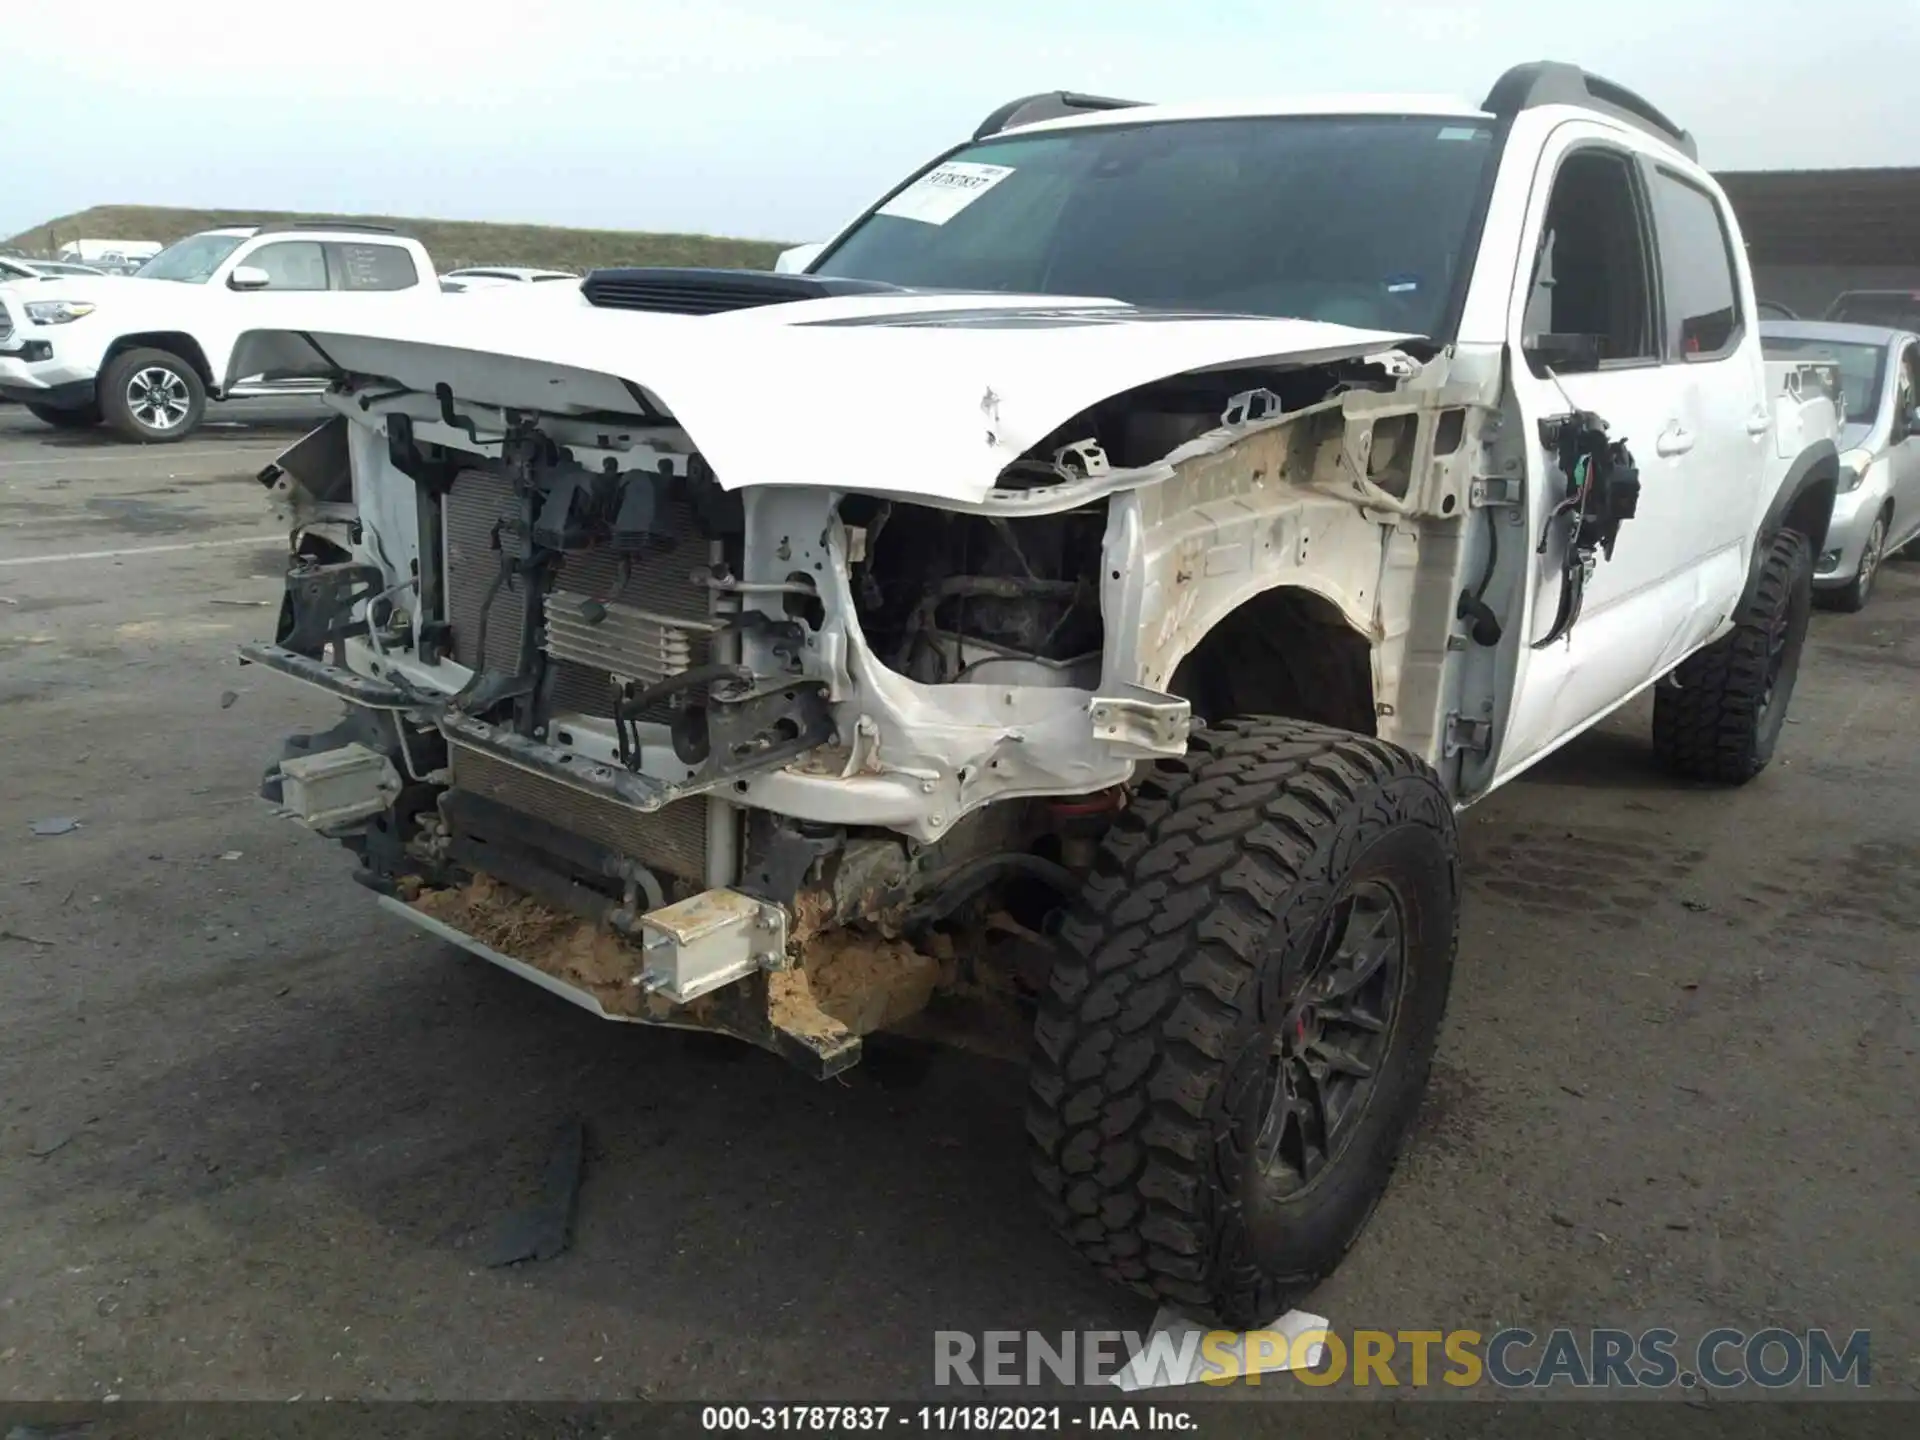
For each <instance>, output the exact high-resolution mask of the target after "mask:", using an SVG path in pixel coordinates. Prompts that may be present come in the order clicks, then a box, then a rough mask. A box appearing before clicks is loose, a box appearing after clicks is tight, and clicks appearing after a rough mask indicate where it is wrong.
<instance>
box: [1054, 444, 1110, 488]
mask: <svg viewBox="0 0 1920 1440" xmlns="http://www.w3.org/2000/svg"><path fill="white" fill-rule="evenodd" d="M1053 463H1054V464H1056V465H1058V466H1059V467H1060V468H1061V469H1062V470H1065V471H1067V472H1069V473H1070V474H1074V475H1078V476H1081V477H1082V478H1084V479H1088V480H1097V479H1098V478H1099V477H1100V476H1102V475H1105V474H1106V473H1107V472H1108V471H1109V470H1110V469H1112V466H1111V465H1110V464H1109V463H1108V461H1107V452H1106V450H1105V449H1104V448H1103V447H1102V446H1101V444H1100V442H1099V441H1098V440H1091V439H1089V440H1076V441H1074V442H1073V443H1072V444H1071V445H1062V446H1061V447H1060V448H1059V449H1058V450H1056V451H1054V452H1053Z"/></svg>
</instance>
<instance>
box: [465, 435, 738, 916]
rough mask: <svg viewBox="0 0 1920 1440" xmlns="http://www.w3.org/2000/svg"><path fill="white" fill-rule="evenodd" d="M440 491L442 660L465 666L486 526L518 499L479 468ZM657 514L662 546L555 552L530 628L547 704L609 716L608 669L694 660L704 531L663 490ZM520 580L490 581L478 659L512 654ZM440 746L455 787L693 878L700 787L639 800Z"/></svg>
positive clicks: (505, 664) (487, 577)
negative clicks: (694, 794) (685, 796)
mask: <svg viewBox="0 0 1920 1440" xmlns="http://www.w3.org/2000/svg"><path fill="white" fill-rule="evenodd" d="M441 504H442V518H443V523H444V527H445V536H446V552H445V559H446V597H447V620H448V622H449V623H450V624H451V626H452V628H453V639H452V647H451V648H452V653H453V658H454V659H455V660H457V661H459V662H460V663H461V664H462V665H466V666H473V665H475V664H476V663H481V662H482V658H483V657H482V656H481V655H480V652H479V640H480V628H481V627H480V613H481V610H482V607H483V606H485V604H486V599H487V591H488V589H489V588H490V587H491V586H492V585H493V582H494V579H495V577H496V576H498V575H499V573H500V558H501V552H500V550H498V549H495V548H494V543H493V542H494V534H495V528H496V526H498V525H499V524H500V522H502V521H512V520H514V519H516V518H517V514H518V505H517V502H516V501H515V499H514V495H513V484H512V482H511V481H510V480H508V479H507V478H506V477H505V476H503V475H498V474H495V473H493V472H491V471H486V470H464V471H462V472H461V473H460V475H459V476H458V478H457V479H455V481H454V483H453V485H452V486H451V487H450V488H449V489H448V491H447V494H446V497H445V499H444V500H443V501H442V502H441ZM660 520H661V521H662V524H663V528H664V529H665V530H666V531H667V533H668V534H669V535H670V536H671V537H672V538H673V539H674V540H675V541H677V542H678V543H677V544H676V545H675V547H674V548H673V549H672V550H671V551H670V552H666V553H656V554H649V555H646V556H641V557H634V558H632V559H624V558H623V557H621V556H619V555H616V554H614V553H612V552H611V551H587V552H584V553H580V554H574V555H568V556H567V557H566V558H565V559H564V560H563V561H562V562H561V564H560V567H559V570H558V573H557V574H556V575H555V577H554V581H553V588H552V590H551V591H550V592H549V595H548V604H547V623H546V626H545V632H544V634H543V636H542V647H543V648H544V649H545V650H546V652H547V654H548V656H549V659H550V664H551V666H552V669H553V674H554V687H553V704H554V708H555V709H556V710H557V711H568V710H572V711H578V712H581V713H583V714H588V715H598V716H611V714H612V713H613V702H614V685H615V682H614V679H613V677H614V676H616V675H618V676H620V677H622V678H623V679H628V680H638V681H640V682H641V683H642V684H646V683H651V682H652V681H654V680H658V679H663V678H665V677H666V676H668V675H673V674H678V673H679V672H680V671H682V670H685V669H688V668H690V667H692V666H694V665H703V664H705V663H706V662H707V656H708V651H709V647H710V635H711V632H712V630H713V628H714V627H713V622H712V621H711V620H710V619H709V618H708V617H709V614H710V606H709V597H708V594H707V590H706V588H705V586H703V585H700V584H698V583H697V582H696V581H695V580H694V579H693V578H692V576H693V573H694V572H695V571H697V570H701V569H703V568H704V567H705V565H706V562H707V548H706V547H707V542H706V540H705V539H704V538H703V537H702V536H701V534H700V531H699V527H698V524H697V522H696V521H695V519H694V516H693V511H692V508H691V507H690V506H688V505H687V504H686V503H685V502H683V501H669V502H666V503H664V504H663V505H662V507H661V510H660ZM499 539H500V546H501V548H502V549H505V550H506V551H507V553H508V554H510V555H516V556H517V555H519V554H520V553H521V550H522V546H521V542H520V540H519V539H518V537H516V536H514V535H513V534H511V533H509V532H508V531H507V530H505V529H504V528H502V529H500V531H499ZM521 583H523V582H521V581H518V580H516V581H515V582H514V585H513V587H512V588H509V587H506V586H503V587H502V588H501V590H500V592H499V594H498V596H497V597H496V598H495V599H494V602H493V604H492V607H491V610H490V613H489V616H488V620H487V625H486V655H485V657H484V663H486V664H488V665H491V666H494V667H497V668H501V669H507V670H511V669H512V668H513V664H514V661H515V658H516V650H517V647H518V645H519V639H520V623H521V619H522V617H523V616H524V615H525V613H526V595H525V593H524V591H522V590H521V589H520V588H518V587H519V585H520V584H521ZM590 607H597V608H590ZM602 612H604V613H603V614H602ZM595 615H601V618H600V619H599V623H597V624H595V623H590V617H592V616H595ZM648 718H652V717H648ZM449 749H450V751H451V760H452V768H453V774H454V783H455V784H456V785H458V786H460V787H461V788H463V789H467V790H472V791H474V792H475V793H477V794H480V795H484V796H486V797H487V798H488V799H491V800H495V801H498V802H499V803H500V804H502V805H505V806H507V807H508V808H510V809H514V810H518V811H520V812H521V813H523V814H528V815H534V816H538V817H539V818H540V819H543V820H547V821H550V822H551V823H553V824H556V825H560V826H562V827H564V828H566V829H568V830H571V831H573V832H575V833H576V834H579V835H583V836H585V837H586V838H588V839H590V840H595V841H598V842H599V843H600V844H603V845H606V846H609V847H611V848H613V849H615V850H618V851H619V852H620V853H621V854H623V855H630V856H632V857H633V858H634V859H636V860H638V861H640V862H641V863H642V864H643V865H647V866H649V867H651V868H653V869H656V870H658V871H660V872H661V873H663V874H667V875H674V876H679V877H681V878H684V879H688V880H695V881H700V880H704V879H705V875H706V856H707V831H706V815H707V802H706V801H705V800H704V799H693V800H682V801H678V802H676V803H675V804H672V805H669V806H667V807H666V808H665V809H663V810H660V811H657V812H655V813H653V814H642V813H640V812H637V811H630V810H628V809H626V808H625V807H623V806H621V805H618V804H616V803H614V802H613V801H610V800H604V799H601V798H600V797H599V796H596V795H590V794H587V793H586V792H584V791H581V790H575V789H573V788H572V787H571V786H567V785H562V784H559V783H557V782H555V781H551V780H546V779H543V778H541V777H540V776H537V775H534V774H531V773H529V772H528V771H525V770H521V769H519V768H517V767H516V766H513V765H508V764H506V763H505V762H503V761H500V760H496V759H494V758H493V757H492V756H490V755H486V754H484V753H482V752H480V751H477V750H472V749H469V748H468V747H466V746H463V745H458V744H455V745H452V746H450V747H449Z"/></svg>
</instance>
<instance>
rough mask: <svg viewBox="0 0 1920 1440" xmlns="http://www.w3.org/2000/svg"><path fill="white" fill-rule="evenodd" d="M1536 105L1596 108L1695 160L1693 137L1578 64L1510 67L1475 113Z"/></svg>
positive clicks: (1507, 112) (1506, 113)
mask: <svg viewBox="0 0 1920 1440" xmlns="http://www.w3.org/2000/svg"><path fill="white" fill-rule="evenodd" d="M1542 105H1572V106H1575V107H1577V108H1578V109H1581V110H1598V111H1600V112H1601V113H1603V114H1606V115H1611V116H1613V117H1614V118H1615V119H1618V120H1624V121H1626V122H1627V123H1628V124H1629V125H1632V126H1634V127H1635V128H1636V129H1640V130H1644V131H1646V132H1647V133H1648V134H1649V135H1653V136H1656V137H1657V138H1659V139H1660V140H1663V141H1665V142H1666V143H1667V144H1669V145H1671V146H1673V147H1674V148H1675V149H1676V150H1678V151H1679V152H1680V153H1681V154H1682V155H1684V156H1686V157H1687V159H1689V160H1695V161H1697V160H1698V159H1699V158H1700V152H1699V147H1698V146H1696V145H1695V144H1694V143H1693V136H1692V135H1690V134H1688V133H1687V132H1686V131H1685V130H1682V129H1681V128H1680V127H1679V126H1678V125H1676V124H1675V123H1674V122H1673V121H1672V120H1670V119H1669V118H1667V116H1666V114H1665V113H1663V112H1662V111H1660V110H1658V109H1656V108H1655V107H1654V106H1653V105H1652V104H1651V103H1650V102H1649V101H1648V100H1646V99H1645V98H1644V97H1642V96H1640V95H1637V94H1635V93H1634V92H1633V91H1631V90H1629V89H1627V87H1626V86H1624V85H1622V84H1620V83H1619V82H1618V81H1614V80H1608V79H1606V78H1605V77H1604V76H1600V75H1594V74H1591V73H1590V72H1588V71H1585V70H1582V69H1581V68H1580V67H1579V66H1578V65H1567V64H1563V63H1561V62H1559V61H1554V60H1536V61H1534V62H1533V63H1531V64H1527V65H1516V66H1514V67H1513V68H1512V69H1511V70H1509V71H1507V73H1506V74H1504V75H1502V76H1501V77H1500V78H1499V79H1498V80H1496V81H1494V84H1493V89H1491V90H1489V91H1488V92H1487V98H1486V100H1485V101H1484V102H1482V104H1481V107H1480V108H1481V109H1483V110H1485V111H1486V112H1487V113H1488V114H1490V115H1498V116H1500V117H1502V118H1511V117H1512V116H1514V115H1517V114H1519V113H1520V112H1521V111H1522V110H1532V109H1536V108H1537V107H1539V106H1542Z"/></svg>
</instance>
